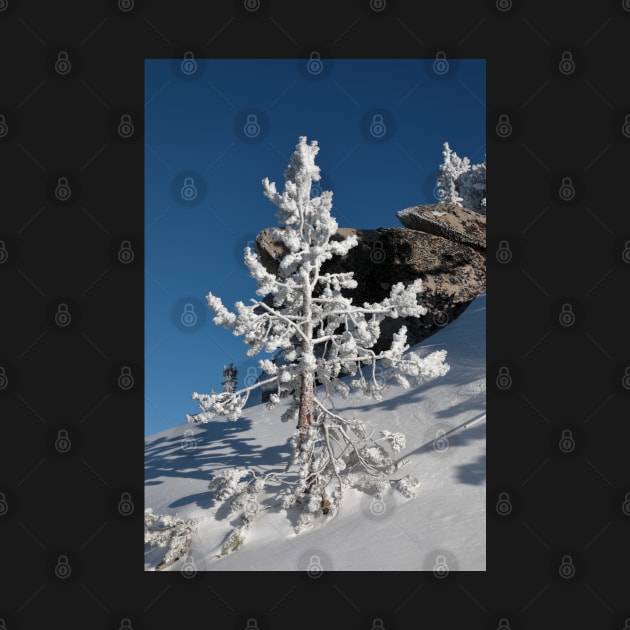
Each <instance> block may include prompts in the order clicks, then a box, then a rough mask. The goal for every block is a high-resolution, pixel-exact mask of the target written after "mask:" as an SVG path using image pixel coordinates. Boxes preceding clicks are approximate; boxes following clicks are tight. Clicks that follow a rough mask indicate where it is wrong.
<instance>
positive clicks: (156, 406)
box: [145, 55, 486, 435]
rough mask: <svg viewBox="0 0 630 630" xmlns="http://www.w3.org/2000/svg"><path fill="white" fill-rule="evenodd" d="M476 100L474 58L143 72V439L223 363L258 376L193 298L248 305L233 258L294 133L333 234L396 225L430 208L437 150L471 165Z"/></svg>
mask: <svg viewBox="0 0 630 630" xmlns="http://www.w3.org/2000/svg"><path fill="white" fill-rule="evenodd" d="M485 94H486V87H485V60H461V59H460V60H451V59H447V60H446V63H444V62H443V61H442V63H440V62H439V61H438V62H437V63H436V60H433V59H429V60H423V59H409V60H407V59H404V60H378V59H365V60H351V59H337V60H334V59H333V60H327V59H324V60H321V59H318V58H317V55H313V56H312V58H311V59H302V60H295V59H293V60H284V59H268V60H264V59H255V60H236V59H192V60H188V62H186V61H182V60H181V59H179V60H174V59H173V60H168V59H167V60H164V59H153V60H146V61H145V435H151V434H153V433H156V432H158V431H162V430H164V429H167V428H169V427H173V426H176V425H180V424H183V423H185V422H186V415H185V414H186V413H196V412H198V411H199V408H198V405H197V403H195V402H194V401H193V400H191V394H192V392H193V391H197V392H199V393H209V392H210V391H211V389H214V390H215V391H221V390H222V386H221V378H222V370H223V366H224V365H225V364H228V363H229V362H230V361H231V362H233V363H234V365H235V366H236V368H237V369H238V371H239V374H238V378H239V384H243V382H244V381H245V379H246V378H247V379H251V378H252V376H253V375H255V374H256V362H257V358H256V357H253V358H247V357H245V352H246V350H247V348H248V346H247V345H246V344H245V343H243V340H242V338H241V337H235V336H234V335H233V334H232V331H231V330H225V329H223V328H220V327H218V326H215V325H214V324H213V323H212V312H211V311H210V310H209V309H208V308H207V306H206V302H205V296H206V295H207V293H208V292H209V291H211V292H212V293H214V294H216V295H218V296H220V297H221V298H222V300H223V302H224V304H225V305H226V306H227V307H228V308H230V309H232V306H233V304H234V302H236V301H238V300H242V301H244V302H248V301H249V299H250V298H251V297H256V296H255V290H256V284H255V282H254V281H253V280H252V279H251V278H249V276H248V270H247V268H246V267H245V265H244V263H243V248H244V247H245V246H246V245H248V244H249V245H250V246H253V240H254V238H255V236H256V234H257V233H258V232H259V231H260V230H262V229H263V228H264V227H269V226H273V225H276V223H277V222H276V217H275V210H276V208H275V206H273V204H271V202H269V201H268V200H267V199H266V198H265V197H264V196H263V194H262V184H261V180H262V179H263V178H264V177H269V179H270V180H271V181H275V182H276V185H277V187H278V189H279V190H282V188H283V185H284V178H283V173H284V170H285V168H286V166H287V164H288V161H289V158H290V155H291V153H292V152H293V150H294V148H295V145H296V144H297V142H298V137H299V136H301V135H304V136H306V137H307V138H308V141H309V142H310V141H311V140H317V141H318V142H319V146H320V152H319V154H318V156H317V159H316V163H317V164H318V165H319V166H320V168H321V173H322V182H321V184H322V188H323V189H324V190H332V191H333V208H332V214H333V216H334V217H335V218H336V219H337V222H338V224H339V225H340V226H341V227H355V228H378V227H400V223H399V221H398V219H397V218H396V211H397V210H401V209H403V208H406V207H409V206H413V205H420V204H427V203H435V201H436V198H435V196H434V189H435V172H436V170H437V168H438V166H439V164H440V163H441V161H442V155H441V151H442V144H443V143H444V142H445V141H446V142H448V143H449V144H450V146H451V149H453V150H454V151H455V152H456V153H457V154H458V155H459V156H462V157H463V156H468V157H469V158H470V159H471V162H473V163H478V162H481V161H483V160H484V158H485V150H486V147H485V133H486V130H485V117H486V112H485ZM253 395H255V394H253Z"/></svg>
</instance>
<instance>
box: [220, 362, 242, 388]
mask: <svg viewBox="0 0 630 630" xmlns="http://www.w3.org/2000/svg"><path fill="white" fill-rule="evenodd" d="M237 375H238V370H237V369H236V368H235V367H234V364H233V363H232V362H231V361H230V365H229V366H225V365H224V366H223V380H222V381H221V384H222V385H223V391H224V392H230V393H232V392H234V390H235V389H236V384H237V380H236V379H237Z"/></svg>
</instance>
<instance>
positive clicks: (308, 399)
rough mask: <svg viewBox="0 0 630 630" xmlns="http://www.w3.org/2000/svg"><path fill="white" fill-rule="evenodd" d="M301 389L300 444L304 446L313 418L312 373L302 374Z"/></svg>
mask: <svg viewBox="0 0 630 630" xmlns="http://www.w3.org/2000/svg"><path fill="white" fill-rule="evenodd" d="M300 387H301V389H300V411H299V415H298V429H299V432H300V444H303V443H304V440H306V432H307V431H308V427H309V425H310V424H311V420H312V416H313V375H312V374H311V373H310V372H307V373H305V374H302V377H301V384H300Z"/></svg>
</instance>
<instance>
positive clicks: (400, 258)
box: [255, 204, 486, 352]
mask: <svg viewBox="0 0 630 630" xmlns="http://www.w3.org/2000/svg"><path fill="white" fill-rule="evenodd" d="M398 217H399V219H400V221H401V222H402V223H403V224H404V225H405V226H406V227H402V228H379V229H376V230H356V229H352V228H339V229H338V230H337V234H336V235H335V236H334V237H333V238H335V239H338V240H340V239H344V238H346V237H347V236H350V235H351V234H355V235H356V236H357V239H358V241H359V244H358V245H357V246H356V247H353V248H352V249H351V250H350V251H349V252H348V254H346V255H345V256H343V257H340V256H335V257H333V258H332V259H331V260H329V261H327V262H326V263H325V264H324V265H323V268H322V271H323V272H324V273H326V272H333V273H334V272H347V271H353V272H354V278H355V280H357V282H358V286H357V288H356V289H353V290H352V291H350V290H348V291H347V295H349V296H351V297H352V298H353V301H354V303H355V304H363V303H364V302H370V303H371V302H379V301H381V300H382V299H383V298H385V297H387V296H388V295H389V292H390V289H391V287H392V285H394V284H396V283H397V282H403V283H405V284H409V283H411V282H413V281H414V280H415V279H416V278H421V279H422V281H423V286H424V291H423V293H422V294H421V296H420V302H421V303H422V304H423V305H424V306H426V307H427V309H428V312H427V314H426V315H424V316H423V317H420V318H407V319H403V318H400V319H396V320H392V319H386V320H385V321H384V322H383V323H382V324H381V339H380V340H379V343H378V345H377V346H376V347H375V350H376V351H377V352H378V351H379V350H381V349H383V348H385V347H388V346H389V344H390V342H391V338H392V335H393V333H394V332H396V331H397V330H398V329H399V328H400V327H401V326H402V325H403V324H405V325H406V326H407V329H408V341H409V343H410V344H415V343H417V342H418V341H421V340H422V339H425V338H426V337H428V336H430V335H431V334H433V333H434V332H436V331H437V330H439V329H440V328H441V327H443V326H444V325H445V324H447V323H449V322H450V321H452V320H453V319H455V318H456V317H457V316H458V315H459V314H460V313H461V312H462V311H463V310H464V309H465V308H466V307H467V306H468V304H469V303H470V302H471V301H472V300H473V299H474V298H475V297H477V295H479V294H481V293H483V292H484V291H485V287H486V265H485V263H486V260H485V216H484V215H480V214H477V213H476V212H472V211H470V210H466V209H465V208H462V207H460V206H456V205H454V204H435V205H431V206H415V207H413V208H407V209H406V210H402V211H400V212H399V213H398ZM255 248H256V251H257V252H258V254H259V255H260V257H261V259H262V262H263V264H264V265H265V267H266V268H267V270H268V271H270V272H271V273H276V272H277V269H278V264H279V261H280V260H281V259H282V256H283V255H284V254H285V251H284V246H283V245H282V243H278V242H276V241H273V240H272V239H271V238H270V236H269V231H268V230H266V229H265V230H263V231H262V232H261V233H260V234H259V235H258V237H257V238H256V245H255Z"/></svg>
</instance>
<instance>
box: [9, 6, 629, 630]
mask: <svg viewBox="0 0 630 630" xmlns="http://www.w3.org/2000/svg"><path fill="white" fill-rule="evenodd" d="M202 6H203V9H201V8H200V7H202ZM208 6H212V8H208ZM629 9H630V3H628V2H625V1H622V0H619V1H616V2H609V3H602V4H601V5H597V6H595V5H594V6H593V7H591V8H590V9H589V11H588V12H587V13H584V14H582V13H578V12H576V11H575V7H574V6H573V5H572V6H571V7H568V6H567V7H566V10H563V11H558V12H554V13H553V14H552V13H550V12H549V10H548V9H547V8H545V7H543V6H542V5H541V7H539V8H538V7H534V6H530V5H526V4H525V3H522V2H520V1H518V0H496V1H495V2H485V3H481V2H459V3H458V4H457V7H455V6H454V5H453V3H444V4H443V5H441V6H433V5H431V8H430V9H426V8H424V7H423V8H422V17H421V18H420V17H418V16H417V15H416V12H417V10H418V9H417V7H415V5H413V4H412V3H403V2H402V1H401V0H398V1H397V2H395V1H394V0H386V1H375V0H372V2H371V3H370V2H356V3H355V2H353V3H348V4H343V3H339V2H337V3H335V4H332V3H324V4H322V3H320V4H319V5H317V6H313V7H312V9H309V14H308V19H305V16H304V12H303V8H302V7H300V6H299V4H296V3H290V2H288V1H287V0H282V1H281V0H273V1H272V0H269V1H266V0H260V1H258V0H245V1H244V2H232V3H229V4H228V3H223V4H222V5H221V6H217V7H216V8H215V7H214V5H207V4H196V5H195V4H194V3H192V2H185V3H180V5H178V7H177V10H175V9H174V8H172V7H155V6H153V4H150V3H148V2H143V1H141V0H111V1H109V2H102V3H99V5H98V7H96V8H94V7H92V6H91V5H90V4H89V3H88V4H86V3H80V2H78V1H72V2H71V1H68V2H64V3H63V6H59V5H58V4H57V3H48V4H45V3H39V4H38V5H36V4H35V3H26V2H24V1H23V0H0V42H2V49H3V51H4V54H2V55H0V67H1V68H2V69H1V71H0V74H1V76H2V77H3V80H4V83H3V86H4V89H3V92H2V95H0V115H1V116H2V118H0V136H1V137H0V161H1V163H2V193H1V194H2V196H3V208H4V210H3V211H2V227H1V228H0V241H2V243H3V247H2V248H0V249H2V250H3V251H4V252H5V254H3V255H2V256H4V262H2V263H0V275H2V277H3V285H2V286H3V297H4V300H3V306H2V307H0V318H1V326H0V330H2V331H3V343H2V350H1V356H0V366H1V367H2V368H3V370H2V372H1V374H0V385H1V386H2V387H1V388H0V405H1V407H0V409H1V411H0V415H1V417H2V418H3V422H2V427H3V435H2V440H1V441H0V445H1V446H0V448H1V449H2V450H1V451H0V466H1V468H0V470H1V471H2V472H1V474H0V493H1V494H0V537H1V540H2V541H4V543H5V544H4V545H3V547H4V550H3V560H4V562H3V571H4V573H5V578H6V579H5V580H4V583H5V586H4V587H3V596H2V604H1V605H0V619H3V620H4V622H5V626H6V628H7V629H8V630H13V628H28V627H34V626H35V623H37V622H38V621H39V620H40V619H42V618H44V619H46V621H47V622H48V623H54V622H56V621H57V619H59V620H60V622H62V623H63V626H64V627H69V626H71V625H75V620H76V625H77V627H78V626H79V624H80V625H81V626H82V627H84V626H85V625H86V623H87V624H88V625H91V626H93V627H107V628H115V629H119V628H125V627H132V628H134V629H137V628H143V627H147V628H148V627H169V628H170V627H172V625H173V623H174V622H177V623H178V625H179V626H185V627H197V626H198V627H201V626H202V624H203V626H204V627H207V625H208V624H211V625H212V626H213V627H222V628H223V627H234V628H245V627H246V626H247V620H248V619H250V618H255V619H257V620H258V627H259V628H267V627H269V628H284V627H286V628H289V627H291V628H293V627H295V625H296V624H297V623H299V624H300V626H305V625H307V626H308V627H317V628H320V627H321V626H322V625H324V624H326V625H329V624H332V623H334V624H335V625H340V626H341V625H343V626H344V627H357V628H358V627H361V628H362V627H366V628H373V627H374V619H375V618H380V619H382V620H383V621H384V626H385V627H386V628H387V629H388V630H389V629H390V628H395V627H401V628H402V627H405V626H406V625H408V624H409V623H410V622H411V623H422V622H423V621H424V620H426V618H427V617H429V618H436V619H437V620H439V621H440V625H442V626H445V627H446V626H448V627H451V626H452V627H461V626H463V624H466V627H470V626H473V627H484V628H508V627H509V628H511V629H513V630H514V629H518V628H520V627H528V626H529V627H537V628H545V627H552V625H553V627H557V624H558V623H560V622H561V623H562V625H563V626H567V627H572V626H576V627H577V626H578V625H580V626H583V625H587V624H589V625H591V626H594V627H595V626H596V627H604V628H608V627H611V628H613V627H618V628H620V629H621V628H623V627H624V621H625V619H626V617H630V612H629V611H627V610H626V607H627V603H626V602H627V600H626V599H625V597H626V595H627V593H626V592H625V590H624V584H623V583H622V582H620V581H619V580H618V579H617V578H616V577H615V576H616V572H615V571H613V570H611V567H612V566H613V564H614V563H617V562H618V563H619V564H620V565H621V566H626V564H627V561H628V557H627V551H626V550H627V545H624V544H623V541H624V540H626V539H627V527H628V523H629V522H630V509H629V508H628V505H630V504H629V503H627V499H626V498H627V497H630V495H629V494H628V493H629V492H630V481H629V479H628V472H627V467H624V466H623V462H625V461H627V460H626V455H625V450H626V448H625V440H624V439H623V438H624V435H623V431H624V429H625V431H626V432H627V430H628V429H626V428H625V426H627V423H626V425H625V426H624V425H622V424H621V421H622V420H623V419H625V416H626V415H627V401H628V396H629V395H630V394H629V392H630V388H627V387H626V380H624V377H625V376H626V374H627V373H628V367H629V366H630V349H629V348H628V343H627V342H626V337H625V336H624V335H623V330H624V329H625V324H626V321H627V311H626V306H625V296H624V293H625V292H624V291H623V286H624V285H625V283H627V281H628V277H629V276H628V273H629V270H630V264H629V263H630V256H629V255H627V254H626V252H627V250H628V248H627V247H626V246H627V244H628V243H630V227H628V221H627V219H626V218H625V215H626V213H625V211H623V210H622V211H621V212H616V208H617V206H618V205H619V204H620V203H621V204H623V199H624V196H623V194H624V193H625V191H623V190H622V189H621V188H619V192H618V191H617V185H616V183H617V182H624V181H625V171H626V170H627V167H626V165H627V151H628V147H629V146H630V130H628V128H627V127H626V126H625V125H626V120H627V116H628V115H630V103H629V102H628V97H627V93H626V90H625V81H624V80H623V75H622V73H620V71H619V69H618V66H617V65H616V64H615V63H612V60H615V59H625V58H627V52H628V51H627V49H626V48H627V47H628V46H629V44H628V43H627V42H628V39H627V37H626V35H627V33H626V32H627V27H628V24H629V23H630V12H629ZM206 11H207V13H206ZM567 12H568V13H569V14H567ZM187 50H193V51H194V52H195V55H196V56H197V57H215V56H220V57H239V58H247V57H262V56H266V57H295V56H303V57H306V56H308V54H310V51H312V50H321V51H322V53H321V54H322V57H323V58H326V57H338V58H341V57H394V58H395V57H418V58H421V57H427V58H433V57H435V56H436V54H437V53H438V52H439V51H444V52H445V53H446V56H447V58H457V57H469V58H472V57H476V58H487V70H488V75H487V78H488V81H487V83H488V98H487V103H488V104H487V111H488V119H487V129H488V144H487V160H488V164H489V166H490V169H489V176H488V179H489V182H488V183H489V191H490V197H489V200H490V206H489V213H488V244H489V249H488V319H487V327H488V345H487V352H488V386H489V387H488V397H487V404H488V417H489V433H488V453H489V457H488V479H489V485H488V495H487V507H488V528H487V538H488V571H487V572H486V573H485V574H451V575H449V578H448V580H438V579H436V578H434V577H433V576H431V575H425V574H410V575H408V574H405V573H401V574H392V575H387V576H386V578H385V579H383V578H380V577H378V576H377V575H375V576H372V577H371V579H370V581H369V582H368V583H367V584H363V583H362V584H361V585H359V584H358V583H357V580H356V577H355V576H352V575H350V574H345V573H343V574H342V573H339V574H334V575H331V576H330V577H329V579H327V580H326V581H322V582H321V583H312V582H309V580H308V579H305V578H304V577H302V576H300V575H296V574H277V575H272V576H269V577H267V576H266V577H265V580H264V582H262V581H261V579H260V576H259V575H257V574H245V575H235V574H225V575H216V574H214V573H209V574H198V575H197V576H195V578H194V579H192V580H191V579H186V578H185V577H184V576H182V575H180V574H172V573H171V574H163V575H159V576H158V575H153V574H145V573H144V572H143V570H142V558H141V551H140V549H141V546H140V545H139V544H138V541H139V540H140V537H141V536H142V518H141V512H142V496H143V487H142V486H143V472H142V463H141V458H140V457H139V455H138V454H139V453H141V452H142V445H143V426H142V418H143V396H142V391H143V387H142V365H143V341H142V340H143V290H142V286H143V285H142V283H143V272H142V265H141V264H136V265H126V264H124V263H121V261H120V259H119V258H118V252H119V250H120V243H121V242H122V241H123V240H127V241H131V243H132V248H136V250H137V252H138V256H139V257H140V256H141V251H142V243H143V142H142V112H143V60H144V59H145V58H171V57H179V56H182V55H183V52H184V51H187ZM61 53H63V54H61ZM68 64H69V66H68ZM60 69H61V72H60ZM123 114H125V115H129V116H130V117H131V120H133V121H134V123H136V124H135V129H136V131H135V133H134V134H133V135H132V136H129V137H121V135H120V134H118V133H117V125H116V121H119V120H120V118H121V116H122V115H123ZM506 117H507V118H506ZM506 120H507V122H509V126H508V127H506V125H505V122H506ZM2 123H4V124H5V125H6V127H5V128H4V132H5V133H1V132H2V131H3V128H2ZM500 123H501V124H502V126H501V124H500ZM506 129H509V133H506V131H505V130H506ZM61 178H65V179H61ZM60 182H61V183H62V184H63V183H64V182H65V184H66V185H67V186H69V188H70V190H71V194H70V196H68V195H67V194H66V195H65V196H64V194H63V190H62V193H61V194H58V193H59V190H58V189H59V184H60ZM62 189H63V186H62ZM65 192H66V193H67V190H66V191H65ZM56 193H57V194H56ZM622 207H623V206H622ZM505 243H507V244H508V249H509V252H510V254H511V255H510V256H509V257H507V256H506V255H505V251H506V247H505ZM499 251H501V252H502V253H501V254H499ZM508 258H509V260H506V259H508ZM0 260H2V257H1V256H0ZM139 260H141V258H139ZM619 285H621V288H622V290H621V291H620V290H619ZM7 296H10V297H7ZM62 305H65V306H63V307H62ZM567 313H570V314H571V315H572V317H567ZM60 314H61V315H60ZM563 315H564V317H562V316H563ZM64 322H65V323H64ZM567 323H568V325H567ZM506 368H507V370H508V373H509V375H510V377H511V381H510V386H509V387H508V388H505V387H502V386H499V385H498V384H497V383H501V384H504V382H505V380H502V381H497V378H498V376H500V375H505V370H506ZM123 372H124V374H125V375H126V376H127V377H128V376H130V375H131V377H132V379H131V381H129V380H128V379H127V380H125V381H124V383H125V386H124V387H121V386H120V377H121V375H122V374H123ZM1 377H4V380H2V378H1ZM130 383H131V384H130ZM624 412H625V413H624ZM615 419H619V420H620V422H614V420H615ZM567 431H568V432H569V435H570V436H571V438H572V440H573V448H570V449H567V448H563V447H562V444H565V446H566V444H567V442H566V440H565V441H564V442H563V437H564V438H566V436H567ZM64 439H65V440H66V441H65V442H64ZM60 440H61V441H60ZM60 445H61V447H60ZM123 497H124V498H127V499H129V500H130V501H131V504H132V506H133V509H131V510H129V506H128V505H127V507H126V509H124V510H122V511H121V510H120V509H119V507H120V503H121V500H123ZM506 498H507V499H508V501H507V506H508V507H507V508H506ZM624 535H625V537H624ZM612 559H614V563H613V561H612ZM571 567H572V569H571ZM18 576H19V579H16V578H17V577H18ZM139 585H141V586H139ZM305 606H308V609H309V610H308V612H307V614H306V620H304V617H305V615H304V608H305ZM333 611H334V612H333ZM87 620H89V622H88V621H87ZM125 620H126V621H125ZM197 620H198V621H197ZM506 624H507V625H506Z"/></svg>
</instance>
